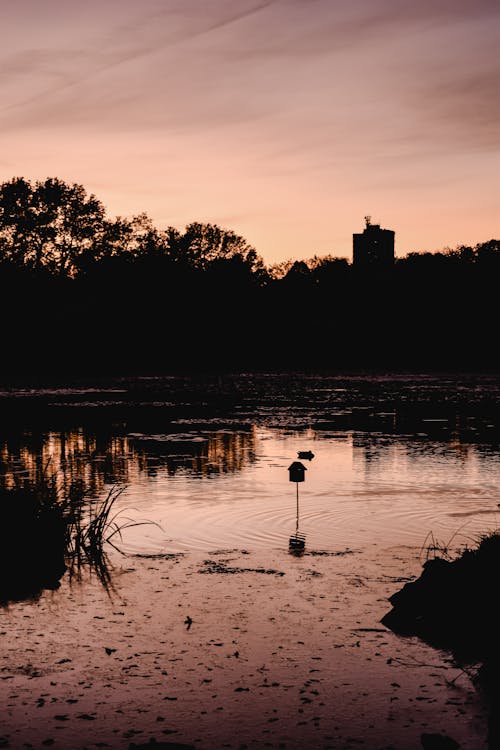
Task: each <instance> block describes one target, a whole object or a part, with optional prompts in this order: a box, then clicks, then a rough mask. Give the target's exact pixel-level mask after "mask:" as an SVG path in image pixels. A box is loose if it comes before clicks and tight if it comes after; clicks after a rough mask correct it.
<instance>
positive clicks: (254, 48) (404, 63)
mask: <svg viewBox="0 0 500 750" xmlns="http://www.w3.org/2000/svg"><path fill="white" fill-rule="evenodd" d="M0 28H1V29H2V47H1V50H0V61H1V62H0V108H1V130H0V133H1V150H0V179H1V180H2V181H3V180H8V179H10V178H11V177H13V176H24V177H26V178H27V179H42V178H45V177H47V176H57V177H60V178H62V179H64V180H66V181H68V182H78V183H81V184H83V185H84V186H85V187H86V188H87V190H88V191H90V192H93V193H95V194H96V195H97V197H98V198H100V199H101V200H102V201H103V203H104V204H105V205H106V207H107V209H108V213H109V214H110V215H111V216H115V215H122V216H130V215H132V214H137V213H139V212H141V211H146V212H147V213H148V214H149V215H150V216H151V218H152V219H153V221H154V223H155V224H156V225H157V226H159V227H166V226H168V225H173V226H176V227H178V228H179V229H181V228H182V227H183V226H184V225H185V224H187V223H189V222H191V221H209V222H216V223H218V224H220V225H222V226H225V227H228V228H231V229H234V230H235V231H237V232H238V233H240V234H243V235H244V237H245V238H246V239H247V240H248V241H249V242H250V243H251V244H252V245H254V247H256V249H257V250H258V252H259V253H260V254H261V255H262V256H263V257H264V259H265V261H266V262H268V263H272V262H275V261H279V260H283V259H285V258H288V257H310V256H311V255H314V254H319V255H324V254H327V253H332V254H333V255H340V256H348V257H350V256H351V250H352V233H353V232H356V231H360V230H361V229H362V227H363V224H364V222H363V216H364V215H365V214H371V216H372V219H373V221H374V222H378V223H381V224H382V226H384V227H386V228H390V229H394V230H395V231H396V252H397V254H398V255H404V254H405V253H407V252H409V251H412V250H436V249H440V248H442V247H444V246H455V245H457V244H460V243H468V244H475V243H477V242H482V241H485V240H488V239H490V238H492V237H499V236H500V222H499V218H500V178H499V174H500V159H499V155H498V154H499V152H498V145H499V141H500V127H499V114H500V54H499V49H500V4H499V3H498V0H420V1H419V2H416V0H351V1H350V2H348V1H347V0H86V1H85V2H83V1H82V2H77V1H76V0H1V2H0Z"/></svg>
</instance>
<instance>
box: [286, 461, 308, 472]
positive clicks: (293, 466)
mask: <svg viewBox="0 0 500 750" xmlns="http://www.w3.org/2000/svg"><path fill="white" fill-rule="evenodd" d="M299 469H300V470H301V471H307V466H304V464H301V463H300V461H294V462H293V464H290V466H289V467H288V471H298V470H299Z"/></svg>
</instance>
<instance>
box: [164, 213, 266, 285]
mask: <svg viewBox="0 0 500 750" xmlns="http://www.w3.org/2000/svg"><path fill="white" fill-rule="evenodd" d="M164 239H165V246H166V249H167V252H168V253H169V255H170V256H171V257H172V258H173V259H174V260H177V261H181V262H183V263H187V265H189V266H190V267H191V268H194V269H196V270H199V271H203V270H205V269H206V268H207V267H208V266H209V265H210V264H211V263H213V262H215V261H217V262H218V261H221V260H231V259H235V258H238V259H239V261H240V262H241V263H243V264H245V265H246V266H248V268H249V269H250V270H251V271H252V272H254V273H264V262H263V260H262V258H261V257H260V256H259V255H258V254H257V252H256V250H255V248H253V247H252V246H251V245H249V244H248V242H247V241H246V240H245V239H244V238H243V237H241V236H240V235H238V234H236V233H235V232H233V231H232V230H230V229H223V228H221V227H219V226H217V224H200V223H198V222H194V223H192V224H188V226H187V227H186V229H185V231H184V233H183V234H181V233H180V232H179V231H178V230H176V229H174V228H173V227H169V228H168V229H167V230H166V232H165V233H164Z"/></svg>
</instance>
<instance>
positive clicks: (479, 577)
mask: <svg viewBox="0 0 500 750" xmlns="http://www.w3.org/2000/svg"><path fill="white" fill-rule="evenodd" d="M428 551H430V552H431V553H432V557H430V558H428V559H427V560H426V561H425V563H424V565H423V570H422V573H421V575H420V576H419V577H418V578H417V579H416V580H414V581H411V582H409V583H405V585H404V586H403V587H402V588H401V589H400V590H399V591H397V592H396V593H394V594H393V595H392V596H390V597H389V602H390V603H391V605H392V609H391V610H390V611H389V612H388V613H387V614H386V615H385V616H384V617H383V618H382V620H381V623H382V624H383V625H385V627H387V628H389V630H392V631H393V632H394V633H396V634H397V635H401V636H406V637H408V636H417V637H418V638H420V639H421V640H422V641H424V642H425V643H428V644H429V645H430V646H433V647H435V648H438V649H445V650H447V651H450V652H451V653H452V655H453V658H454V660H455V662H456V664H457V665H458V666H459V667H460V668H462V669H463V671H464V672H465V673H467V674H469V676H470V677H471V680H472V682H473V683H474V684H475V685H476V687H478V688H479V690H481V691H482V692H483V693H484V694H485V696H486V698H487V700H488V703H489V720H488V747H490V748H498V747H499V745H500V643H499V640H498V625H499V615H498V602H497V596H496V592H497V590H498V571H499V569H500V531H498V530H497V531H494V532H491V533H489V534H485V535H484V536H482V537H481V539H480V540H479V541H478V543H477V545H476V546H475V547H472V548H470V547H466V548H465V549H463V550H462V551H461V552H460V553H458V554H457V555H456V556H454V557H453V556H452V555H451V554H450V553H449V551H448V550H447V549H446V548H445V547H442V548H441V547H440V546H439V545H434V544H433V545H431V547H429V550H428ZM458 676H460V673H459V675H458ZM458 676H457V677H458Z"/></svg>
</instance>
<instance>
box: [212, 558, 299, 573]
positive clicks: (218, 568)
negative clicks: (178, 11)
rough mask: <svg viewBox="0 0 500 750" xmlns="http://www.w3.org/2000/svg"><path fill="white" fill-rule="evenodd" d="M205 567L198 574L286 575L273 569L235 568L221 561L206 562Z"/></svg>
mask: <svg viewBox="0 0 500 750" xmlns="http://www.w3.org/2000/svg"><path fill="white" fill-rule="evenodd" d="M203 565H204V567H203V568H201V569H200V570H199V571H198V573H230V574H234V573H264V574H265V575H269V576H284V575H285V574H284V573H283V571H281V570H274V569H273V568H239V567H236V568H235V567H231V566H229V565H228V564H227V563H225V562H222V561H220V560H205V561H204V562H203Z"/></svg>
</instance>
